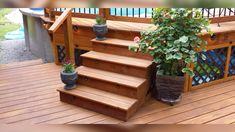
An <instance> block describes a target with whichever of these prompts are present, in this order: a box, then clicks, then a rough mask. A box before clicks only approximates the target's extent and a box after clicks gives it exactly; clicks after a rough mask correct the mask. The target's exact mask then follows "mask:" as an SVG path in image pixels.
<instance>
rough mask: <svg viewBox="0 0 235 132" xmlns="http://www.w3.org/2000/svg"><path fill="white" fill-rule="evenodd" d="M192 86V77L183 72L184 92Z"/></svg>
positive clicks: (190, 66)
mask: <svg viewBox="0 0 235 132" xmlns="http://www.w3.org/2000/svg"><path fill="white" fill-rule="evenodd" d="M188 67H189V68H193V67H192V64H190V65H188ZM191 87H192V77H190V76H189V75H187V74H185V83H184V91H183V92H184V93H186V92H188V91H190V88H191Z"/></svg>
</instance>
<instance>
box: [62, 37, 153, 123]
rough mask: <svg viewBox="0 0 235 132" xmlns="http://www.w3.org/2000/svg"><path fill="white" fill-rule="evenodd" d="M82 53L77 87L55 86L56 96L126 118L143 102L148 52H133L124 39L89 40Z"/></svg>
mask: <svg viewBox="0 0 235 132" xmlns="http://www.w3.org/2000/svg"><path fill="white" fill-rule="evenodd" d="M91 41H92V44H93V51H90V52H87V53H85V54H83V55H81V57H82V66H80V67H78V68H77V69H76V70H77V72H78V75H79V79H78V84H77V88H76V89H73V90H69V91H67V90H64V89H63V88H59V89H58V91H59V92H60V100H61V101H63V102H67V103H69V104H73V105H77V106H80V107H83V108H86V109H89V110H93V111H96V112H99V113H103V114H106V115H109V116H112V117H115V118H118V119H121V120H124V121H126V120H127V119H128V118H129V117H130V116H131V115H133V114H134V113H135V112H136V111H137V109H138V108H139V107H140V106H141V105H142V104H143V103H144V102H145V100H146V97H147V92H148V90H149V87H150V77H151V69H152V61H151V59H152V58H151V56H149V55H144V54H141V53H133V52H131V51H129V50H128V46H129V45H134V44H135V43H134V42H132V41H128V40H120V39H113V38H107V39H106V40H104V41H97V40H95V39H93V40H91Z"/></svg>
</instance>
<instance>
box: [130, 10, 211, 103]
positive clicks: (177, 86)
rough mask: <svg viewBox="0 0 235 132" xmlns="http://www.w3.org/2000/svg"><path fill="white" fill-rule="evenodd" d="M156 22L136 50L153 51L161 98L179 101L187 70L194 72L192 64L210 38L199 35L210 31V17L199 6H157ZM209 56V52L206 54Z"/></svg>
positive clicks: (165, 100)
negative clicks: (204, 15) (191, 67)
mask: <svg viewBox="0 0 235 132" xmlns="http://www.w3.org/2000/svg"><path fill="white" fill-rule="evenodd" d="M152 22H153V24H154V25H155V26H156V28H154V29H151V30H147V31H144V32H142V33H141V38H140V40H139V41H138V46H130V47H129V49H130V50H132V51H135V52H143V53H149V54H150V55H152V56H153V61H154V62H155V63H156V71H157V73H156V81H155V83H156V84H155V86H156V88H157V89H156V90H154V91H157V93H155V95H157V98H158V99H159V100H161V101H163V102H167V103H170V104H172V105H173V104H175V103H177V102H179V101H180V99H181V93H182V91H183V88H184V82H185V78H184V77H185V74H188V75H190V76H191V77H193V76H194V72H193V69H190V68H189V67H188V65H190V64H192V63H194V64H196V63H197V55H198V52H197V50H205V46H206V45H207V43H206V41H204V40H203V39H201V38H200V37H199V36H198V35H199V34H200V33H201V32H202V30H205V31H207V32H209V33H211V32H210V30H209V29H208V27H207V26H208V25H209V21H208V19H205V18H202V15H201V12H200V10H199V9H195V8H157V9H155V10H154V11H153V16H152ZM203 59H206V56H203Z"/></svg>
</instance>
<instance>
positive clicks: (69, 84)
mask: <svg viewBox="0 0 235 132" xmlns="http://www.w3.org/2000/svg"><path fill="white" fill-rule="evenodd" d="M60 77H61V80H62V82H63V83H64V84H65V86H64V89H65V90H71V89H74V88H75V87H76V82H77V78H78V74H77V72H76V71H75V66H74V64H72V63H70V62H69V60H66V61H65V62H64V64H63V68H62V70H61V72H60Z"/></svg>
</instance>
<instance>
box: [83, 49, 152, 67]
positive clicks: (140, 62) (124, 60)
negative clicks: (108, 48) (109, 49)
mask: <svg viewBox="0 0 235 132" xmlns="http://www.w3.org/2000/svg"><path fill="white" fill-rule="evenodd" d="M81 56H82V57H86V58H91V59H96V60H102V61H108V62H113V63H117V64H125V65H128V66H134V67H140V68H147V67H149V66H150V65H151V64H152V61H150V60H145V59H138V58H133V57H126V56H119V55H113V54H106V53H101V52H96V51H90V52H87V53H85V54H82V55H81Z"/></svg>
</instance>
